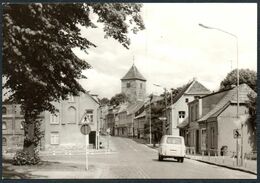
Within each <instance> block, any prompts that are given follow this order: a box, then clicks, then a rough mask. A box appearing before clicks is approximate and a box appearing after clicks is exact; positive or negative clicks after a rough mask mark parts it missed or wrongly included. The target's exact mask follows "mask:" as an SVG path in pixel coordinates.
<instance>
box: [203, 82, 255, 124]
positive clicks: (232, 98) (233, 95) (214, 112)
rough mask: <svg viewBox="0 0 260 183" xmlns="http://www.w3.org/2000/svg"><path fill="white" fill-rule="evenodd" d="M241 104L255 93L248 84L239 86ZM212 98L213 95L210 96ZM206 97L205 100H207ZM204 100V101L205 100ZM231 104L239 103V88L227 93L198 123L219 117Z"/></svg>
mask: <svg viewBox="0 0 260 183" xmlns="http://www.w3.org/2000/svg"><path fill="white" fill-rule="evenodd" d="M238 89H239V103H245V102H246V101H248V100H249V98H248V96H247V95H248V94H249V93H250V92H253V93H255V92H254V91H253V90H252V89H251V88H250V87H249V86H248V85H247V84H241V85H239V88H238ZM209 96H212V95H209ZM206 97H207V96H204V97H203V98H206ZM203 98H202V100H203ZM231 102H233V103H234V102H235V103H237V87H235V88H232V89H230V90H228V91H226V94H225V95H224V96H223V97H222V98H221V99H220V100H219V102H218V103H217V104H216V105H215V106H214V108H212V109H211V110H210V111H209V112H208V113H207V114H205V115H204V116H203V117H202V118H200V119H199V120H198V121H199V122H201V121H206V120H207V119H208V118H211V117H217V116H218V115H219V114H220V113H221V112H222V111H223V110H224V109H225V108H226V107H227V106H228V105H229V104H230V103H231Z"/></svg>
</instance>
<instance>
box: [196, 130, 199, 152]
mask: <svg viewBox="0 0 260 183" xmlns="http://www.w3.org/2000/svg"><path fill="white" fill-rule="evenodd" d="M199 146H200V141H199V130H196V153H199Z"/></svg>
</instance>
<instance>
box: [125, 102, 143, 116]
mask: <svg viewBox="0 0 260 183" xmlns="http://www.w3.org/2000/svg"><path fill="white" fill-rule="evenodd" d="M143 105H144V102H143V101H136V103H133V104H130V105H128V107H127V114H128V115H129V114H134V113H135V112H136V111H138V110H139V109H140V108H141V107H142V106H143Z"/></svg>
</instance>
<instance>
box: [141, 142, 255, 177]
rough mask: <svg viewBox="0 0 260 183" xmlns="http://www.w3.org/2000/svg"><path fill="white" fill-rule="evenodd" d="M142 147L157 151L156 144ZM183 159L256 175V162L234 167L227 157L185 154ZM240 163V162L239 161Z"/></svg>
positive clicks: (251, 161) (231, 159)
mask: <svg viewBox="0 0 260 183" xmlns="http://www.w3.org/2000/svg"><path fill="white" fill-rule="evenodd" d="M143 144H144V145H146V146H148V147H150V148H152V149H156V150H157V149H158V146H159V145H158V144H156V146H155V147H154V146H153V144H145V143H143ZM185 158H188V159H192V160H196V161H200V162H203V163H208V164H212V165H217V166H221V167H225V168H229V169H233V170H239V171H243V172H247V173H251V174H255V175H257V161H256V160H245V161H244V164H243V166H236V159H235V158H234V159H233V158H231V157H229V156H216V157H215V156H202V155H189V154H186V156H185ZM239 163H240V161H239Z"/></svg>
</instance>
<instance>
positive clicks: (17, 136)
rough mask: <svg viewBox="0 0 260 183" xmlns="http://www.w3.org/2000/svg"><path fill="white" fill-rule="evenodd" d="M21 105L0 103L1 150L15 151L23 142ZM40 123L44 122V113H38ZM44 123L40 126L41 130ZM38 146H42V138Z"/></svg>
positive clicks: (20, 147)
mask: <svg viewBox="0 0 260 183" xmlns="http://www.w3.org/2000/svg"><path fill="white" fill-rule="evenodd" d="M20 106H21V105H19V104H12V103H8V102H3V103H2V148H3V152H4V153H5V152H6V153H7V152H15V151H17V150H18V149H22V148H23V143H24V120H25V119H24V113H23V111H22V110H21V107H20ZM38 119H39V120H41V122H42V123H41V124H44V123H45V119H44V113H41V114H40V115H39V118H38ZM43 130H44V125H42V126H41V131H43ZM40 148H41V149H43V148H44V140H43V139H42V141H40Z"/></svg>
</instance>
